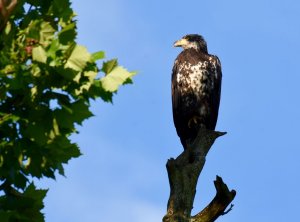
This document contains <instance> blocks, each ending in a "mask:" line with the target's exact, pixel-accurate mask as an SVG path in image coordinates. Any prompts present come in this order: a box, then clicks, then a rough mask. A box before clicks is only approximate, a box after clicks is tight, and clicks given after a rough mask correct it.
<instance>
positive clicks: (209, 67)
mask: <svg viewBox="0 0 300 222" xmlns="http://www.w3.org/2000/svg"><path fill="white" fill-rule="evenodd" d="M174 46H180V47H183V49H184V50H183V51H182V52H181V53H180V54H179V55H178V57H177V58H176V60H175V63H174V67H173V71H172V106H173V120H174V124H175V128H176V131H177V134H178V136H179V137H180V140H181V143H182V145H183V147H184V149H186V148H187V141H188V140H193V139H194V138H195V137H196V135H197V132H198V130H199V128H206V129H209V130H214V129H215V126H216V123H217V118H218V111H219V104H220V94H221V81H222V72H221V64H220V61H219V59H218V57H217V56H214V55H210V54H208V52H207V45H206V42H205V40H204V39H203V37H202V36H200V35H186V36H184V37H183V38H182V39H181V40H179V41H177V42H175V44H174Z"/></svg>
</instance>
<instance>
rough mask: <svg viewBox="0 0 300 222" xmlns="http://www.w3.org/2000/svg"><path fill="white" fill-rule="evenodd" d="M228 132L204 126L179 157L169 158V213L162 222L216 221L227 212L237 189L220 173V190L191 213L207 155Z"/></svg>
mask: <svg viewBox="0 0 300 222" xmlns="http://www.w3.org/2000/svg"><path fill="white" fill-rule="evenodd" d="M224 134H226V133H223V132H215V131H210V130H205V129H201V130H200V131H199V133H198V135H197V138H196V139H195V140H194V141H192V142H190V144H188V148H187V149H186V150H184V151H183V152H182V153H181V154H180V155H179V156H178V157H177V158H176V159H173V158H171V159H169V160H168V162H167V171H168V176H169V183H170V190H171V191H170V197H169V201H168V209H167V214H166V215H165V216H164V218H163V222H191V221H193V222H213V221H215V220H216V219H217V218H218V217H219V216H220V215H222V214H224V213H225V209H226V207H227V206H228V205H229V204H230V203H231V201H232V200H233V199H234V196H235V191H234V190H232V191H229V190H228V188H227V186H226V184H225V183H223V181H222V178H221V177H217V179H216V181H215V187H216V190H217V194H216V196H215V198H214V199H213V200H212V201H211V203H210V204H209V205H208V206H207V207H206V208H204V209H203V210H202V211H201V212H200V213H198V214H196V215H195V216H194V217H191V211H192V208H193V203H194V198H195V194H196V186H197V181H198V178H199V175H200V173H201V171H202V169H203V166H204V164H205V158H206V155H207V153H208V151H209V150H210V148H211V146H212V145H213V143H214V142H215V140H216V139H217V138H218V137H220V136H223V135H224Z"/></svg>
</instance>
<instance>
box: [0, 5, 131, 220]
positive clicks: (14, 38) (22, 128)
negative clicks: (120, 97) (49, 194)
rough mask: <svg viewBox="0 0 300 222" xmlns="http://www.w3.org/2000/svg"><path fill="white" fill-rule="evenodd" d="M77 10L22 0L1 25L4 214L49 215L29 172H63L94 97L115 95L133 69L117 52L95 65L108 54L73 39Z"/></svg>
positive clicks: (0, 201) (0, 203) (0, 200)
mask: <svg viewBox="0 0 300 222" xmlns="http://www.w3.org/2000/svg"><path fill="white" fill-rule="evenodd" d="M74 15H75V14H74V12H73V10H72V8H71V5H70V2H69V0H47V1H37V0H27V1H20V2H19V5H18V7H17V8H16V9H15V12H14V14H13V15H12V16H11V17H10V19H9V21H8V23H7V24H6V27H5V29H4V30H3V31H2V33H0V182H1V183H2V185H0V194H1V192H2V194H3V195H2V196H0V218H1V221H44V219H43V215H42V214H41V212H40V210H41V209H42V208H43V204H42V200H43V198H44V196H45V195H46V191H45V190H37V189H36V188H35V186H34V184H33V182H32V178H43V177H49V178H55V172H58V173H59V174H61V175H64V168H63V164H66V163H68V161H69V160H70V159H71V158H76V157H78V156H80V150H79V147H78V146H77V144H75V143H72V141H71V140H70V139H69V137H70V135H72V134H73V133H76V126H77V125H78V124H79V125H80V124H82V122H83V121H84V120H86V119H88V118H89V117H91V116H92V115H93V114H92V113H91V111H90V110H89V108H90V100H91V99H96V98H102V100H104V101H105V102H111V101H112V96H113V93H115V92H116V91H117V90H118V88H119V86H121V85H123V84H125V83H131V78H132V76H133V75H134V74H135V73H134V72H128V71H127V70H126V69H124V68H123V67H121V66H118V63H117V60H116V59H114V60H110V61H106V62H103V66H102V68H98V67H97V64H96V62H97V61H99V60H101V59H104V57H105V54H104V52H102V51H99V52H95V53H92V54H91V53H90V52H88V51H87V49H86V48H85V47H84V46H81V45H78V44H77V43H76V41H75V38H76V21H75V20H74ZM99 72H100V75H99ZM99 76H100V77H99Z"/></svg>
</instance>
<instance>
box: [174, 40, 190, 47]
mask: <svg viewBox="0 0 300 222" xmlns="http://www.w3.org/2000/svg"><path fill="white" fill-rule="evenodd" d="M187 44H188V40H186V39H180V40H178V41H176V42H174V47H181V46H184V45H187Z"/></svg>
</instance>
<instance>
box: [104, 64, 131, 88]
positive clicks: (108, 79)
mask: <svg viewBox="0 0 300 222" xmlns="http://www.w3.org/2000/svg"><path fill="white" fill-rule="evenodd" d="M135 74H136V72H128V71H127V70H126V69H125V68H123V67H121V66H118V67H116V68H114V69H113V70H112V71H111V72H110V73H109V74H107V75H106V76H104V77H103V78H102V79H101V80H100V81H101V83H102V87H103V89H104V90H106V91H108V92H116V91H117V90H118V88H119V87H120V86H121V85H123V84H124V83H128V79H131V78H132V76H134V75H135Z"/></svg>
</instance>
